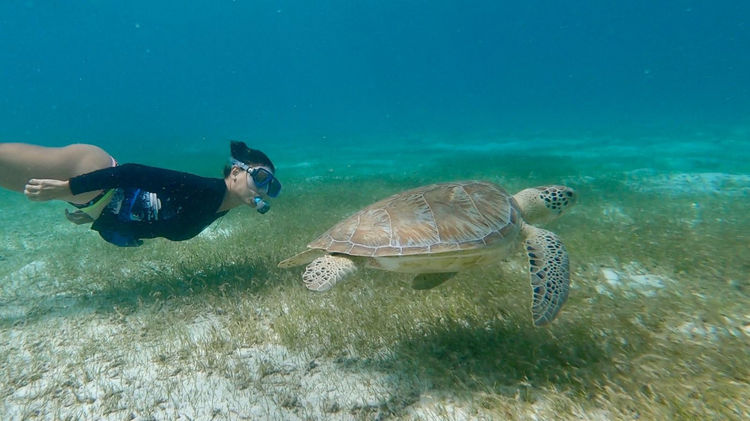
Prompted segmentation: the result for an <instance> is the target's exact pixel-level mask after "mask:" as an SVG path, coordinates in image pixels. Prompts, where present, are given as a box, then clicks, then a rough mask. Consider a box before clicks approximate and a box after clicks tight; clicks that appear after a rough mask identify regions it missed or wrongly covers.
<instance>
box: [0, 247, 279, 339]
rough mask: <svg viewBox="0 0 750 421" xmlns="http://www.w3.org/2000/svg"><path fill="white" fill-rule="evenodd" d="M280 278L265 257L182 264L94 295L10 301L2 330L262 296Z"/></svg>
mask: <svg viewBox="0 0 750 421" xmlns="http://www.w3.org/2000/svg"><path fill="white" fill-rule="evenodd" d="M274 269H275V268H274ZM280 278H281V277H280V276H274V275H273V274H272V271H271V270H270V269H269V267H268V264H267V262H265V261H264V260H263V259H261V258H257V259H250V260H247V261H244V262H238V263H225V262H217V263H216V264H215V265H212V266H211V267H207V268H201V269H199V270H195V269H192V268H190V267H188V266H186V265H181V264H179V263H178V264H177V265H175V266H174V267H173V268H171V270H154V271H153V272H152V273H148V274H139V276H138V277H137V278H136V279H135V280H125V279H119V280H114V281H112V282H110V283H108V284H107V285H106V286H105V287H104V288H100V289H97V290H95V291H90V292H82V293H80V294H74V293H71V294H56V295H53V296H32V297H22V298H15V299H12V300H8V301H6V302H3V303H0V306H2V309H0V310H1V311H0V326H3V327H7V326H13V325H16V324H19V323H23V324H33V323H35V322H38V321H41V320H44V319H49V318H54V317H69V316H71V315H73V316H75V315H81V314H89V313H94V312H96V313H114V312H120V313H122V312H126V313H129V312H132V311H136V310H137V309H138V307H141V306H148V305H151V304H155V303H157V302H162V303H164V302H167V301H169V300H172V299H175V298H181V297H200V296H201V295H212V294H213V295H224V296H227V295H239V294H262V293H263V292H264V291H266V290H268V289H269V288H273V287H274V285H275V284H276V282H278V280H279V279H280ZM271 280H276V281H275V282H271Z"/></svg>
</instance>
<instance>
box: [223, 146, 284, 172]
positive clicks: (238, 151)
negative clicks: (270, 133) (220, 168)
mask: <svg viewBox="0 0 750 421" xmlns="http://www.w3.org/2000/svg"><path fill="white" fill-rule="evenodd" d="M229 149H230V152H231V155H232V158H234V159H236V160H238V161H240V162H243V163H245V164H247V165H250V166H254V165H262V166H264V167H268V168H270V169H271V172H273V173H274V174H276V167H274V166H273V162H271V160H270V159H269V158H268V156H267V155H266V154H264V153H263V152H261V151H259V150H258V149H250V148H248V147H247V145H246V144H245V142H239V141H237V140H233V141H231V143H230V144H229ZM231 171H232V166H231V165H229V164H227V165H225V166H224V177H227V176H228V175H229V173H230V172H231Z"/></svg>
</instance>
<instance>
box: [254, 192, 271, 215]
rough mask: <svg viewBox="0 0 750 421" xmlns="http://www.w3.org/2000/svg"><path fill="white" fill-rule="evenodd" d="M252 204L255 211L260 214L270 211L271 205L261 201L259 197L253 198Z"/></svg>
mask: <svg viewBox="0 0 750 421" xmlns="http://www.w3.org/2000/svg"><path fill="white" fill-rule="evenodd" d="M253 203H255V210H257V211H258V213H260V214H264V213H266V212H268V210H269V209H271V204H270V203H268V202H266V201H264V200H263V199H261V198H260V196H255V197H254V198H253Z"/></svg>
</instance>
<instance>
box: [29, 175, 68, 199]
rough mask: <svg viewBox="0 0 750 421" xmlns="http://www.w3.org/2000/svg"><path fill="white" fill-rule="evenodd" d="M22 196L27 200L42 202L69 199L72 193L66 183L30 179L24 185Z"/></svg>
mask: <svg viewBox="0 0 750 421" xmlns="http://www.w3.org/2000/svg"><path fill="white" fill-rule="evenodd" d="M23 194H25V195H26V197H27V198H29V200H34V201H37V202H44V201H47V200H54V199H62V198H64V197H70V196H71V195H72V192H71V191H70V184H68V182H67V181H62V180H49V179H36V178H32V179H31V180H29V181H28V182H27V183H26V187H24V190H23Z"/></svg>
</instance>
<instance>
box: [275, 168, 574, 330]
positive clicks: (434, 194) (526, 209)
mask: <svg viewBox="0 0 750 421" xmlns="http://www.w3.org/2000/svg"><path fill="white" fill-rule="evenodd" d="M575 201H576V195H575V192H574V191H573V189H571V188H569V187H565V186H555V185H550V186H541V187H533V188H529V189H525V190H522V191H520V192H519V193H517V194H515V195H513V196H511V195H510V194H508V192H506V191H505V190H504V189H503V188H502V187H500V186H498V185H496V184H493V183H489V182H485V181H474V180H472V181H458V182H449V183H440V184H431V185H428V186H423V187H417V188H415V189H411V190H407V191H404V192H401V193H398V194H396V195H393V196H391V197H388V198H386V199H383V200H381V201H379V202H377V203H373V204H372V205H370V206H367V207H365V208H364V209H362V210H360V211H359V212H357V213H355V214H354V215H352V216H350V217H349V218H347V219H345V220H343V221H341V222H339V223H338V224H336V225H334V226H333V227H332V228H331V229H329V230H328V231H326V232H325V233H324V234H323V235H321V236H320V237H318V238H317V239H316V240H314V241H312V242H311V243H309V244H308V245H307V247H308V249H307V250H305V251H303V252H301V253H299V254H297V255H296V256H293V257H291V258H289V259H286V260H284V261H282V262H281V263H279V267H282V268H284V267H292V266H297V265H303V264H306V263H309V265H308V266H307V268H306V269H305V272H304V274H303V275H302V279H303V281H304V283H305V285H306V286H307V288H309V289H311V290H315V291H325V290H328V289H330V288H331V287H332V286H333V285H335V284H336V283H337V282H339V281H341V280H342V279H343V278H344V277H346V276H347V275H349V274H350V273H352V272H353V271H354V270H355V269H356V268H357V267H369V268H375V269H381V270H387V271H393V272H406V273H415V274H417V276H416V277H415V278H414V280H413V281H412V286H413V287H414V288H415V289H429V288H433V287H435V286H437V285H440V284H441V283H443V282H445V281H446V280H448V279H449V278H450V277H451V276H453V275H454V274H455V273H456V272H458V271H461V270H464V269H467V268H470V267H474V266H478V265H483V264H488V263H492V262H496V261H498V260H500V259H501V258H503V257H505V256H507V255H509V254H510V250H511V249H512V247H514V246H516V245H520V243H522V242H523V246H524V247H525V251H526V254H527V255H528V258H529V269H530V272H531V275H530V276H531V288H532V297H533V299H532V304H531V313H532V316H533V320H534V324H535V325H537V326H540V325H543V324H545V323H548V322H550V321H552V320H553V319H554V318H555V316H556V315H557V312H558V311H559V310H560V307H562V305H563V303H564V302H565V300H566V298H567V297H568V286H569V284H570V279H569V271H568V253H567V251H566V250H565V246H564V245H563V243H562V241H560V238H559V237H558V236H557V235H556V234H554V233H552V232H550V231H546V230H544V229H541V228H537V227H534V226H533V225H531V224H532V223H539V222H545V221H549V220H552V219H555V218H557V217H558V216H560V215H561V214H562V213H563V211H564V210H566V209H567V208H569V207H570V206H572V205H573V204H574V203H575Z"/></svg>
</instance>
